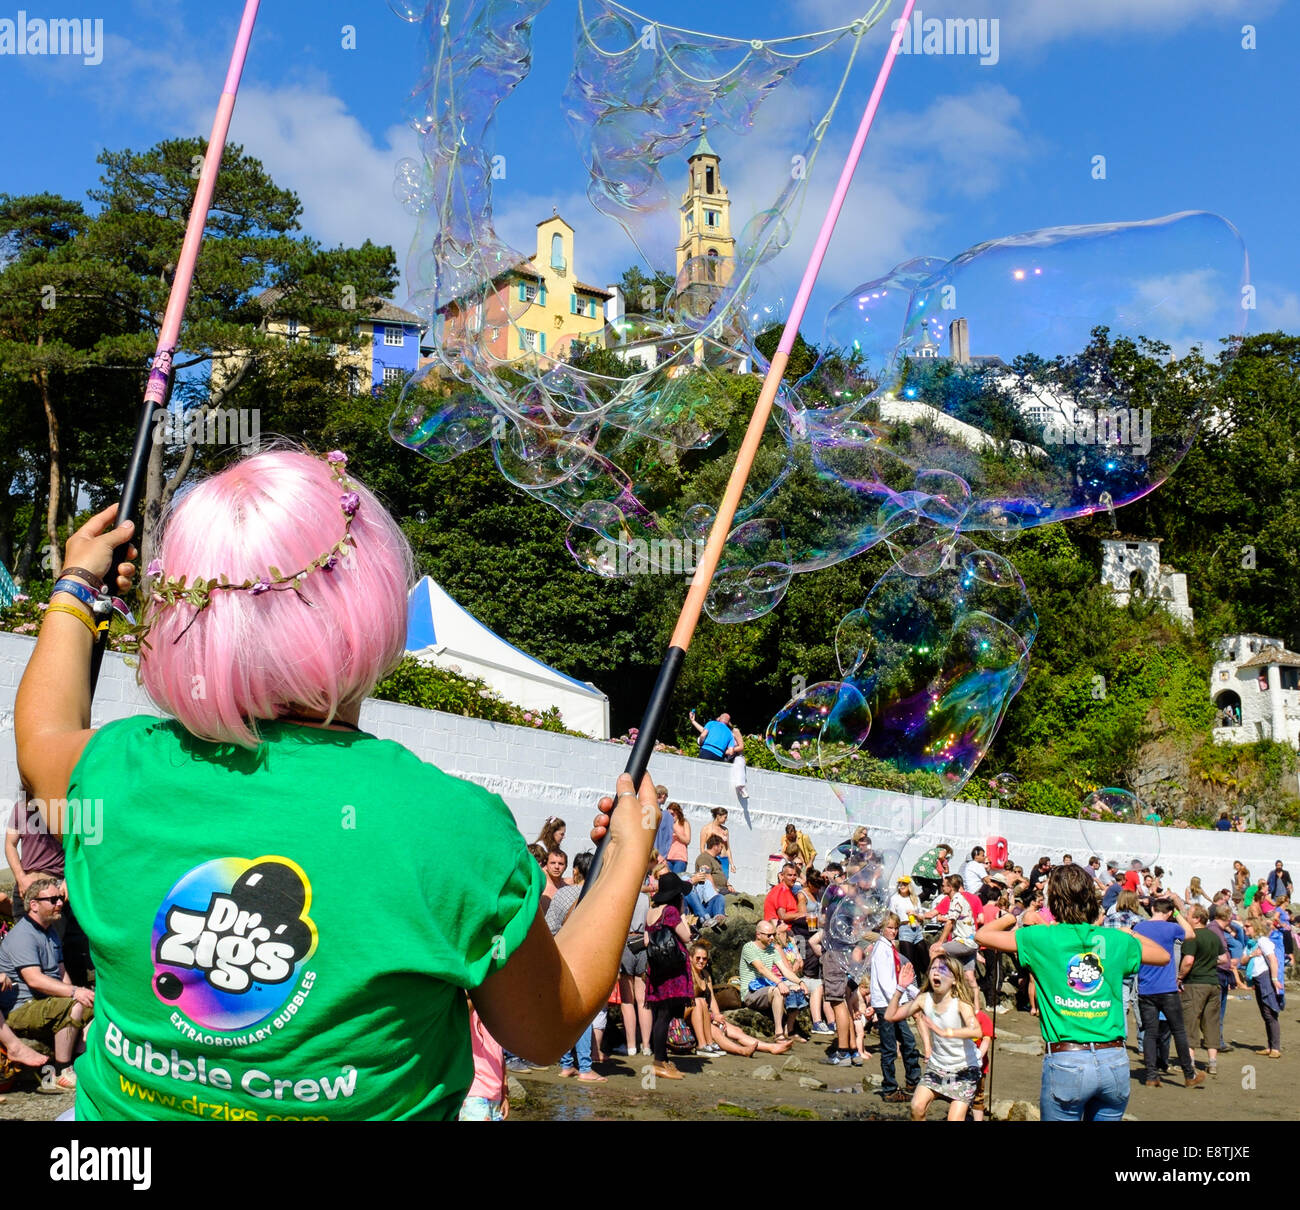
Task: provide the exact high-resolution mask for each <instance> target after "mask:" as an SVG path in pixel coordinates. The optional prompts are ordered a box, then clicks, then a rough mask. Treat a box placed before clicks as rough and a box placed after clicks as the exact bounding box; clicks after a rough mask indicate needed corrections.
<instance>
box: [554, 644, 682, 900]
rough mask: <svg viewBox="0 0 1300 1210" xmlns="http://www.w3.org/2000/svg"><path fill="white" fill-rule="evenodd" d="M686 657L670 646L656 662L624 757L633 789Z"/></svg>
mask: <svg viewBox="0 0 1300 1210" xmlns="http://www.w3.org/2000/svg"><path fill="white" fill-rule="evenodd" d="M685 659H686V651H685V649H684V648H682V647H669V648H668V650H667V651H666V652H665V653H664V659H663V663H662V664H660V665H659V675H658V676H657V677H656V678H655V684H654V688H653V689H652V690H651V691H650V700H649V701H648V702H646V707H645V713H644V714H643V715H642V716H641V729H640V731H639V732H638V733H637V737H636V743H635V744H633V745H632V754H631V755H630V756H629V757H628V758H627V766H626V767H625V769H624V772H625V773H630V774H631V775H632V786H633V788H634V789H636V790H640V788H641V779H642V778H643V777H644V776H645V774H646V770H647V769H648V768H649V766H650V754H651V753H652V752H653V751H654V750H655V743H656V742H657V741H658V739H659V730H660V728H661V727H662V726H663V721H664V716H665V715H667V713H668V702H669V700H670V699H671V698H672V696H673V690H674V689H675V688H676V687H677V677H678V675H679V674H680V673H681V670H682V663H683V662H684V661H685ZM616 810H618V799H617V798H616V799H615V800H614V806H613V807H612V808H611V812H610V813H611V815H612V814H613V812H614V811H616ZM608 840H609V835H608V834H606V835H605V837H604V839H603V840H601V842H600V843H599V844H598V845H597V846H596V855H595V856H594V857H593V858H592V859H591V868H590V869H589V870H588V871H587V877H586V878H585V879H584V880H583V883H582V894H580V895H579V896H578V899H579V901H581V899H582V896H583V895H585V894H586V893H587V888H588V887H590V886H591V884H592V883H594V882H595V881H596V876H597V875H598V874H599V873H600V865H601V861H602V859H603V858H604V855H605V845H606V843H607V842H608Z"/></svg>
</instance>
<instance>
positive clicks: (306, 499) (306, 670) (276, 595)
mask: <svg viewBox="0 0 1300 1210" xmlns="http://www.w3.org/2000/svg"><path fill="white" fill-rule="evenodd" d="M348 477H349V478H350V479H352V480H353V482H354V483H355V485H356V486H355V490H356V492H357V494H358V495H359V496H360V497H361V504H360V507H359V508H358V509H357V512H356V515H355V516H354V517H353V518H352V537H353V539H354V540H355V545H354V546H353V547H351V548H350V549H349V553H348V555H347V557H345V558H342V559H340V561H339V563H338V564H337V565H336V566H335V567H334V568H333V569H331V570H329V571H326V570H324V569H323V568H322V569H321V570H319V571H313V572H311V573H310V574H309V575H308V576H307V577H306V578H305V579H303V580H301V581H299V585H298V586H299V588H300V589H301V591H302V594H303V596H304V597H306V599H307V601H310V602H311V604H310V606H309V605H308V604H307V603H306V602H304V601H303V600H301V599H300V598H299V596H298V594H297V593H295V592H293V591H271V592H262V593H258V594H257V595H253V594H252V593H249V592H244V591H229V592H221V591H218V592H214V593H213V594H212V597H211V600H210V602H209V604H208V606H207V608H206V609H203V610H201V611H199V613H198V616H197V617H195V611H194V608H193V606H191V605H189V604H188V603H187V602H181V603H179V604H176V605H172V606H167V607H159V605H158V604H157V603H156V602H153V601H151V602H149V604H148V605H147V606H146V608H145V621H146V623H148V624H149V626H150V629H149V633H148V636H147V638H148V642H149V647H148V648H144V649H142V650H141V653H140V674H139V675H140V681H141V683H142V684H143V685H144V687H145V690H146V691H147V692H148V694H149V696H150V697H151V698H152V699H153V700H154V702H155V703H156V704H157V705H158V707H159V708H160V709H162V710H164V711H166V712H167V713H169V714H172V715H174V716H175V717H176V718H177V719H178V720H179V721H180V722H181V723H182V724H183V725H184V727H185V728H186V730H188V731H189V732H190V733H191V734H193V735H196V736H198V737H199V738H200V739H206V740H211V741H214V742H217V743H231V744H237V745H239V746H241V747H245V748H256V747H257V746H258V744H259V742H260V737H259V735H258V732H257V730H256V722H257V720H258V719H273V718H275V717H277V716H278V715H281V714H287V713H292V714H302V713H307V714H311V715H317V714H323V715H324V716H325V718H326V719H330V720H332V719H333V717H334V715H335V714H336V713H337V712H338V710H339V709H340V707H343V706H346V705H349V704H351V703H353V702H359V701H360V700H361V699H362V698H365V697H367V696H368V695H369V694H370V693H371V691H372V690H373V689H374V687H375V683H376V682H377V681H379V680H381V679H382V678H383V677H384V676H385V675H386V674H387V673H388V672H389V671H391V670H392V668H393V667H394V666H395V665H396V664H397V663H398V661H399V660H400V659H401V658H402V653H403V651H404V650H405V646H406V598H407V593H408V592H409V591H410V588H411V586H412V584H413V582H414V573H413V564H412V558H411V548H410V545H409V544H408V543H407V541H406V537H405V536H404V535H403V533H402V531H401V530H400V529H399V528H398V526H397V523H396V522H395V521H394V520H393V518H392V517H391V516H389V514H388V511H387V510H386V509H385V508H384V507H383V505H381V504H380V503H379V501H378V500H377V499H376V498H375V497H374V496H373V495H372V494H371V493H370V492H369V491H368V490H367V489H366V488H365V487H364V486H363V485H362V484H361V483H360V482H358V481H357V480H356V477H355V476H354V475H352V473H351V471H350V470H349V472H348ZM345 490H346V489H344V488H343V487H342V485H340V483H339V482H338V480H337V479H335V478H334V475H333V474H332V473H331V471H330V467H329V464H328V463H327V462H326V461H325V459H324V458H321V457H317V456H316V455H314V454H309V453H305V452H302V451H301V450H300V449H296V448H295V449H276V450H271V451H269V452H265V453H260V454H254V455H251V456H249V457H246V458H242V459H240V460H239V461H238V462H236V463H235V464H234V465H232V466H230V467H228V468H227V469H226V470H224V471H222V472H221V473H220V474H217V475H214V476H212V477H211V478H209V479H205V480H203V481H202V482H200V483H198V484H197V485H196V486H195V487H193V488H192V489H190V490H189V491H188V492H186V493H185V494H184V495H183V496H180V497H178V498H177V499H176V500H175V501H174V502H173V504H172V507H171V508H170V509H169V511H168V514H167V516H166V518H165V519H164V524H163V530H162V539H161V542H160V548H159V551H158V558H159V559H160V560H161V562H162V566H163V571H164V574H165V575H167V576H169V577H173V578H175V577H179V576H182V575H183V576H185V577H187V579H190V580H193V579H194V578H196V577H200V578H203V579H213V578H216V577H219V576H221V575H223V574H224V575H226V576H227V577H229V579H230V580H231V581H232V582H234V583H242V582H243V581H244V580H250V579H255V578H257V577H260V576H265V575H266V574H267V572H268V569H269V568H271V567H277V568H279V569H280V571H281V572H282V573H283V574H285V575H288V574H290V573H291V572H293V571H295V570H297V569H298V568H301V567H306V566H307V564H309V563H311V562H312V561H313V560H315V559H317V558H319V557H320V556H321V555H322V554H324V553H325V552H326V551H328V550H329V549H330V547H332V546H333V545H334V544H335V543H336V542H338V540H339V539H340V538H341V537H342V536H343V532H344V524H345V520H346V518H345V517H344V514H343V511H342V509H341V508H340V507H339V497H340V496H341V495H342V493H343V492H344V491H345ZM191 622H192V623H193V624H192V625H191V624H190V623H191ZM187 625H188V626H189V630H188V631H185V628H186V626H187ZM182 631H185V634H184V636H183V637H179V636H181V632H182Z"/></svg>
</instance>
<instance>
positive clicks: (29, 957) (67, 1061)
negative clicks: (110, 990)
mask: <svg viewBox="0 0 1300 1210" xmlns="http://www.w3.org/2000/svg"><path fill="white" fill-rule="evenodd" d="M61 886H62V884H61V883H59V882H58V881H56V880H55V879H53V878H37V879H36V880H35V881H34V882H32V883H31V884H30V885H29V886H28V888H27V894H26V895H25V896H24V901H25V902H26V904H27V915H25V916H24V917H23V918H22V919H21V920H20V921H19V922H18V923H17V924H16V925H14V927H13V928H12V929H11V930H10V932H9V933H8V934H7V935H6V937H5V939H4V943H3V944H0V974H5V975H8V976H9V978H10V979H11V980H12V981H13V987H12V988H11V989H10V990H9V991H7V992H4V993H0V1010H2V1011H3V1012H4V1014H5V1016H6V1017H7V1018H8V1022H9V1026H10V1028H11V1029H13V1031H14V1032H15V1033H16V1034H19V1035H20V1036H22V1037H28V1038H39V1039H40V1040H42V1041H44V1042H46V1043H48V1044H50V1045H52V1046H53V1049H54V1068H55V1072H56V1078H55V1083H56V1084H57V1085H58V1087H60V1088H62V1089H65V1090H70V1089H74V1088H76V1086H77V1077H76V1074H75V1073H74V1072H73V1070H72V1060H73V1059H74V1058H75V1057H76V1055H78V1054H80V1053H81V1051H82V1050H84V1049H85V1043H84V1041H83V1040H82V1036H81V1031H82V1029H83V1027H84V1026H85V1025H86V1024H87V1023H88V1022H89V1021H90V1019H91V1017H92V1016H93V1015H94V1006H95V993H94V992H93V991H92V990H91V989H90V988H88V987H77V986H75V985H74V984H73V982H72V980H71V979H70V978H69V977H68V973H67V971H66V970H65V968H64V966H63V948H62V946H61V945H60V944H59V936H58V933H57V931H56V929H55V925H56V923H57V922H58V919H59V917H60V915H61V914H62V912H63V905H64V903H65V902H66V898H67V897H66V896H65V895H64V894H63V892H62V890H61Z"/></svg>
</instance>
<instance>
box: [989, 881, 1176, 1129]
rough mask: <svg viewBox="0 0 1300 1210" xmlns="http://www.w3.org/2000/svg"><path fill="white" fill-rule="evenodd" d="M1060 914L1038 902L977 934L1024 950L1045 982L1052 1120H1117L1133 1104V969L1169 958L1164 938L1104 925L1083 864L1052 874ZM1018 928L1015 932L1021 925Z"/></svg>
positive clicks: (1023, 959) (1044, 1112) (1048, 1118)
mask: <svg viewBox="0 0 1300 1210" xmlns="http://www.w3.org/2000/svg"><path fill="white" fill-rule="evenodd" d="M1047 907H1048V910H1049V911H1050V912H1051V914H1052V916H1053V918H1054V920H1055V923H1052V924H1045V923H1040V922H1039V918H1038V916H1037V914H1036V913H1034V912H1033V911H1028V912H1025V914H1024V915H1023V916H1021V917H1020V921H1019V923H1017V922H1016V919H1015V917H1013V916H1005V917H1003V918H1002V919H1000V920H995V921H994V922H993V923H991V924H986V925H985V926H984V927H983V928H981V929H980V930H979V931H978V932H976V934H975V940H976V942H978V944H979V945H981V946H982V947H984V948H985V949H987V950H1000V951H1001V952H1002V953H1005V954H1015V955H1016V956H1017V958H1018V960H1019V962H1020V964H1021V965H1022V966H1026V967H1028V968H1029V969H1030V970H1031V971H1032V972H1033V976H1034V979H1035V981H1036V982H1037V984H1038V1010H1039V1014H1040V1016H1039V1025H1040V1026H1041V1028H1042V1031H1043V1042H1044V1044H1045V1046H1046V1048H1047V1053H1046V1054H1045V1055H1044V1056H1043V1076H1042V1085H1041V1090H1040V1104H1039V1111H1040V1113H1041V1116H1042V1120H1043V1121H1044V1122H1118V1121H1120V1120H1122V1118H1123V1117H1124V1111H1125V1110H1126V1109H1127V1108H1128V1097H1129V1066H1128V1055H1127V1053H1126V1052H1125V1049H1124V977H1125V976H1126V975H1132V974H1135V973H1136V972H1137V970H1138V969H1139V967H1141V966H1142V964H1143V963H1144V962H1149V963H1151V964H1153V965H1165V964H1167V963H1168V962H1169V953H1168V951H1167V950H1165V949H1164V947H1163V946H1160V945H1157V944H1156V943H1154V942H1152V941H1149V940H1147V939H1144V938H1139V937H1137V936H1135V935H1134V934H1133V933H1131V932H1129V931H1128V930H1127V929H1112V928H1103V927H1101V926H1099V925H1098V924H1096V923H1095V921H1096V920H1097V917H1098V915H1099V907H1100V905H1099V903H1098V893H1097V884H1096V882H1095V881H1094V880H1093V879H1092V878H1091V877H1089V875H1088V872H1087V871H1086V870H1085V869H1084V868H1083V867H1082V866H1076V865H1061V866H1057V867H1056V868H1055V869H1053V870H1052V872H1051V874H1050V875H1049V876H1048V879H1047ZM1013 930H1014V931H1013Z"/></svg>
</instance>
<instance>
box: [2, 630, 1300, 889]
mask: <svg viewBox="0 0 1300 1210" xmlns="http://www.w3.org/2000/svg"><path fill="white" fill-rule="evenodd" d="M34 642H35V640H34V639H32V638H30V637H28V636H25V635H15V634H10V633H6V632H0V799H3V800H5V802H6V803H8V802H9V801H11V800H12V797H13V793H14V790H15V789H16V787H17V784H18V783H17V765H16V758H15V753H14V745H13V699H14V694H15V691H16V689H17V686H18V681H19V679H20V678H21V676H22V670H23V667H24V666H25V665H26V662H27V659H28V656H29V655H30V654H31V650H32V647H33V645H34ZM1261 696H1264V697H1267V695H1266V694H1264V695H1261ZM140 713H149V714H157V713H158V712H157V710H156V709H155V708H154V707H153V706H152V703H150V702H149V701H148V699H147V698H146V697H145V695H144V691H143V690H142V689H140V688H139V686H138V685H137V684H136V681H135V673H134V671H133V670H132V669H130V668H128V667H126V665H125V663H124V661H123V658H122V657H121V656H119V655H116V654H114V653H111V652H110V653H109V654H108V655H106V656H105V658H104V666H103V670H102V673H101V676H100V681H99V689H98V692H97V694H96V697H95V703H94V708H93V710H92V713H91V721H92V723H93V724H94V725H96V726H98V725H101V724H103V723H105V722H108V721H109V720H111V719H114V718H121V717H123V716H126V715H130V714H140ZM361 725H362V726H363V727H364V728H365V729H366V730H368V731H371V732H372V733H373V734H376V735H380V736H383V737H384V738H386V739H394V740H397V741H398V742H399V743H402V744H405V745H406V746H407V747H408V748H410V749H411V750H412V751H414V752H416V753H418V754H419V755H420V756H421V757H422V758H424V759H425V760H428V761H431V762H432V763H434V764H436V765H438V766H439V767H441V768H443V769H445V770H447V771H448V772H451V773H455V774H458V775H460V776H462V777H465V778H468V779H469V780H471V781H474V782H478V783H479V784H481V785H484V786H486V787H488V788H489V789H491V790H494V791H496V792H497V793H499V794H501V795H502V797H503V798H504V799H505V800H506V802H507V803H509V804H510V807H511V809H512V810H513V811H514V814H515V818H516V820H517V821H518V823H519V826H520V829H521V831H523V833H524V834H525V836H527V838H528V839H529V840H532V839H533V838H534V837H535V836H536V835H537V833H538V831H539V830H540V829H541V825H542V822H543V821H544V820H545V818H546V817H547V816H548V815H559V816H561V817H562V818H563V819H565V821H566V822H567V823H568V826H569V834H568V838H567V839H566V841H565V844H564V848H565V850H566V851H567V852H568V853H569V855H570V857H572V856H573V855H574V854H575V853H577V852H579V851H580V850H581V849H582V848H584V847H587V843H586V839H585V838H586V834H587V831H588V830H589V828H590V822H591V817H592V815H593V814H594V812H595V804H596V802H597V800H598V799H599V798H600V796H601V795H602V794H604V793H607V792H608V791H609V790H610V789H611V788H612V786H613V784H614V780H615V778H616V777H617V775H618V773H619V772H620V771H621V770H622V768H623V765H624V763H625V762H626V760H627V756H628V753H629V749H628V748H626V747H624V746H622V745H619V744H612V743H602V742H599V741H596V740H587V739H578V738H575V737H572V736H567V735H555V734H552V733H550V732H545V731H539V730H535V729H533V728H529V727H511V726H504V725H501V724H498V723H488V722H483V721H481V720H478V719H468V718H462V717H459V716H457V715H450V714H440V713H437V712H435V711H429V710H417V709H416V708H414V707H412V706H400V705H396V704H394V703H392V702H379V701H369V702H367V703H366V704H365V707H364V708H363V710H362V714H361ZM650 772H651V775H652V776H653V777H654V779H655V781H656V782H658V783H661V784H664V785H666V786H667V787H668V790H669V793H670V795H671V796H672V798H673V799H675V800H676V801H678V802H680V803H681V804H682V806H683V808H684V809H685V811H686V816H687V819H688V820H689V821H690V823H691V826H692V828H693V829H694V833H695V836H694V837H693V838H692V844H691V852H692V855H694V853H695V852H696V851H697V849H698V845H697V844H696V843H695V838H696V837H698V834H699V829H700V827H701V826H702V825H703V824H704V823H705V822H707V820H708V819H709V812H710V808H712V807H714V806H725V807H727V808H728V809H729V810H730V812H731V815H730V819H729V821H728V822H729V824H730V828H731V836H732V848H733V852H734V872H733V877H732V881H733V882H734V883H735V885H736V886H737V887H738V888H739V889H741V890H744V891H759V892H761V891H762V890H764V889H765V887H766V882H767V878H766V873H767V855H768V854H769V853H770V852H772V851H774V848H775V846H776V844H777V843H778V841H779V838H780V836H781V834H782V832H783V831H784V827H785V824H786V823H787V822H792V823H794V824H796V825H797V826H798V827H799V828H800V829H801V830H802V831H805V832H807V833H808V834H809V836H810V837H811V838H812V840H813V843H814V844H815V845H816V847H817V849H818V850H819V854H818V858H817V862H818V864H819V865H820V864H824V863H825V861H826V860H827V854H828V852H829V850H830V849H831V848H833V847H834V846H835V845H836V844H838V843H839V842H840V841H842V840H845V839H847V838H848V835H849V833H850V832H851V831H852V829H853V827H854V826H856V825H857V824H859V823H862V824H866V825H867V826H868V827H869V828H870V829H871V835H872V839H873V842H874V843H875V845H876V847H877V848H881V849H894V850H900V851H901V853H902V857H901V861H902V864H903V866H904V867H905V868H906V869H908V870H910V869H911V866H912V863H913V862H914V861H915V860H916V858H917V857H918V856H919V855H920V854H921V853H922V852H923V851H924V850H925V849H927V848H929V847H930V846H931V845H933V844H937V843H939V841H946V842H947V843H949V844H951V845H952V846H953V848H954V849H955V850H956V852H957V856H958V858H959V859H960V860H961V861H964V860H965V858H966V855H967V854H968V852H969V850H970V849H971V848H972V847H973V846H974V845H976V844H984V843H986V841H987V840H988V838H989V837H993V836H1004V837H1006V838H1007V840H1008V841H1009V843H1010V851H1011V859H1012V861H1014V862H1018V863H1020V864H1022V865H1024V866H1026V867H1027V866H1029V865H1030V864H1032V863H1033V862H1034V861H1035V860H1037V858H1038V857H1039V856H1040V855H1042V854H1044V853H1046V854H1047V855H1049V856H1050V857H1052V859H1053V860H1057V859H1059V858H1060V856H1061V855H1062V853H1066V852H1068V853H1071V854H1073V856H1074V858H1075V860H1076V861H1086V860H1087V858H1088V857H1089V856H1090V855H1091V850H1090V849H1089V847H1088V841H1087V839H1086V838H1085V836H1084V833H1083V831H1082V829H1081V827H1080V825H1079V823H1078V821H1077V820H1073V819H1061V818H1056V817H1053V816H1047V815H1029V814H1025V813H1023V812H1017V811H1005V810H1001V809H999V808H996V807H991V806H981V805H978V804H974V803H965V802H952V803H947V804H944V803H941V802H939V801H938V800H933V799H920V798H915V799H912V798H908V797H906V796H904V795H899V794H889V793H885V792H883V791H869V790H862V789H858V788H855V787H845V788H844V791H843V792H844V794H845V801H843V802H841V800H840V799H839V798H838V797H837V796H836V794H835V793H834V792H833V791H832V790H831V788H830V787H829V786H828V785H827V784H826V783H825V782H823V781H820V780H818V779H815V778H810V777H796V776H793V775H790V774H783V773H770V772H766V771H764V770H757V769H751V770H749V776H748V783H749V797H748V799H747V800H745V801H742V800H740V799H739V798H738V797H737V794H736V792H735V791H734V790H733V789H732V788H731V767H730V766H729V765H724V764H720V763H717V762H713V761H702V760H694V759H690V758H687V757H682V756H672V755H667V754H662V753H661V754H658V755H656V756H655V757H654V759H653V761H652V762H651V766H650ZM6 814H7V812H6ZM1131 834H1132V836H1133V840H1132V843H1131V845H1128V846H1127V847H1129V848H1131V849H1132V851H1133V852H1132V855H1134V856H1138V855H1141V856H1144V857H1147V858H1156V859H1157V860H1158V862H1159V864H1161V865H1162V866H1164V867H1165V869H1166V870H1167V871H1169V872H1170V876H1171V878H1172V885H1173V886H1174V887H1175V889H1177V890H1178V891H1179V893H1181V892H1182V890H1183V887H1184V886H1185V885H1186V881H1187V879H1188V878H1189V877H1190V876H1191V875H1192V874H1199V875H1200V877H1201V880H1202V883H1203V884H1204V885H1205V886H1206V887H1211V886H1213V887H1214V888H1216V889H1217V888H1218V887H1220V886H1225V885H1230V875H1231V870H1232V862H1233V859H1234V858H1235V859H1239V860H1241V861H1244V862H1245V863H1246V865H1247V866H1248V867H1249V868H1250V870H1251V871H1252V872H1253V873H1255V874H1256V875H1260V874H1265V873H1267V872H1268V870H1269V869H1271V868H1272V865H1273V862H1274V860H1275V859H1276V858H1279V857H1280V858H1282V860H1283V861H1284V862H1285V863H1286V865H1287V868H1288V869H1290V870H1291V871H1292V873H1293V874H1297V875H1300V839H1295V838H1290V837H1285V838H1284V837H1273V836H1265V835H1253V834H1247V835H1236V834H1229V833H1220V832H1210V831H1192V830H1182V829H1172V828H1170V829H1161V831H1160V834H1159V838H1158V855H1157V853H1156V852H1155V851H1153V850H1152V847H1151V845H1150V840H1151V833H1150V830H1149V829H1146V828H1134V829H1133V830H1132V833H1131ZM1100 856H1102V857H1110V856H1114V857H1117V858H1121V859H1123V858H1126V857H1128V856H1129V854H1128V853H1113V854H1110V853H1102V854H1100Z"/></svg>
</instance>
